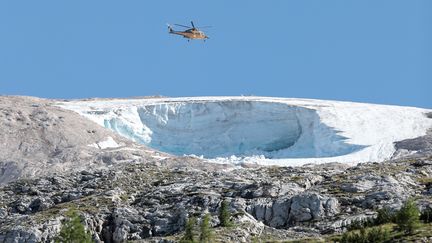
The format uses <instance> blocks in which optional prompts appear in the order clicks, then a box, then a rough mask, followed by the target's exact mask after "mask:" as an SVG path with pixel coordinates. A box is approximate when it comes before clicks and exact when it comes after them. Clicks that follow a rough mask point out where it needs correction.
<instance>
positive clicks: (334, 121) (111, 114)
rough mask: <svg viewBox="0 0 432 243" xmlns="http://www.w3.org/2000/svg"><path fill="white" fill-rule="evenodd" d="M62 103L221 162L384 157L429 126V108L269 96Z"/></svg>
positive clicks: (138, 136)
mask: <svg viewBox="0 0 432 243" xmlns="http://www.w3.org/2000/svg"><path fill="white" fill-rule="evenodd" d="M59 105H60V106H61V107H63V108H66V109H70V110H73V111H76V112H78V113H79V114H81V115H83V116H85V117H87V118H89V119H91V120H93V121H95V122H96V123H98V124H100V125H102V126H104V127H106V128H110V129H111V130H113V131H115V132H117V133H119V134H121V135H122V136H124V137H127V138H129V139H131V140H134V141H136V142H139V143H142V144H145V145H148V146H149V147H152V148H155V149H158V150H161V151H164V152H168V153H172V154H175V155H184V154H187V155H191V154H193V155H197V156H203V157H204V158H206V159H210V160H212V161H215V162H222V163H226V162H231V163H239V162H250V163H259V164H278V165H298V164H304V163H310V162H312V163H322V162H346V163H356V162H365V161H383V160H386V159H389V158H390V157H391V156H392V155H393V153H394V152H395V149H394V142H396V141H400V140H403V139H408V138H415V137H418V136H422V135H424V134H426V132H427V130H428V129H429V128H431V127H432V119H429V118H427V117H426V116H425V113H427V112H430V110H426V109H420V108H412V107H399V106H386V105H373V104H362V103H352V102H338V101H323V100H307V99H287V98H270V97H194V98H150V99H129V100H127V99H106V100H82V101H70V102H62V103H59Z"/></svg>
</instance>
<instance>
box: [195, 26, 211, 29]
mask: <svg viewBox="0 0 432 243" xmlns="http://www.w3.org/2000/svg"><path fill="white" fill-rule="evenodd" d="M211 27H213V26H200V27H197V29H206V28H211Z"/></svg>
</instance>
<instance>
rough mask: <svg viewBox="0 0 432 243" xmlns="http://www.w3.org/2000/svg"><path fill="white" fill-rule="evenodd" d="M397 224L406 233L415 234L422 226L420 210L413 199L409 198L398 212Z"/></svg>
mask: <svg viewBox="0 0 432 243" xmlns="http://www.w3.org/2000/svg"><path fill="white" fill-rule="evenodd" d="M395 221H396V224H397V225H398V227H399V230H401V231H403V232H405V234H410V235H411V234H413V233H414V231H415V230H416V229H417V228H419V227H420V211H419V209H418V208H417V206H416V204H415V203H414V200H413V199H408V200H407V201H406V202H405V203H404V205H403V206H402V208H401V209H400V210H399V211H398V212H397V214H396V220H395Z"/></svg>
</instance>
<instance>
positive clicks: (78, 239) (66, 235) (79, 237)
mask: <svg viewBox="0 0 432 243" xmlns="http://www.w3.org/2000/svg"><path fill="white" fill-rule="evenodd" d="M66 216H67V217H68V220H67V221H66V222H65V223H64V224H63V225H62V228H61V230H60V234H59V236H58V237H57V239H56V240H55V241H56V242H61V243H90V242H92V237H91V235H90V233H89V232H86V230H85V228H84V225H83V224H82V223H81V218H80V216H79V215H78V212H77V211H76V210H75V209H71V210H69V211H68V212H67V213H66Z"/></svg>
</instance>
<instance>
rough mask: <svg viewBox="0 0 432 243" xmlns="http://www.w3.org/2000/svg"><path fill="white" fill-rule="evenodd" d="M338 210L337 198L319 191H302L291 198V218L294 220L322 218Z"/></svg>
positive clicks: (302, 220)
mask: <svg viewBox="0 0 432 243" xmlns="http://www.w3.org/2000/svg"><path fill="white" fill-rule="evenodd" d="M338 212H339V208H338V201H337V199H335V198H329V197H327V196H322V195H319V194H317V193H302V194H300V195H296V196H294V197H293V198H292V199H291V207H290V220H291V221H294V222H304V221H309V220H321V219H322V218H323V217H325V216H333V215H335V214H337V213H338Z"/></svg>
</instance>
